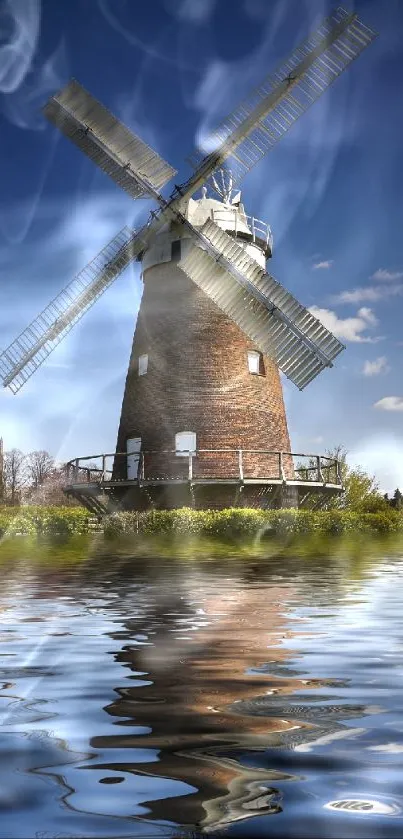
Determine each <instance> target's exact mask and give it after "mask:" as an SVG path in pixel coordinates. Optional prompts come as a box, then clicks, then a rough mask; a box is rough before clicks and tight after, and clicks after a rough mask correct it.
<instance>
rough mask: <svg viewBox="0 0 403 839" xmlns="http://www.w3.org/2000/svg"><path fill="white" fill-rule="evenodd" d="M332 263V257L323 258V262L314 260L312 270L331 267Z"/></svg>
mask: <svg viewBox="0 0 403 839" xmlns="http://www.w3.org/2000/svg"><path fill="white" fill-rule="evenodd" d="M332 265H333V259H325V260H323V262H316V263H315V265H312V268H313V269H314V271H317V270H318V269H319V268H331V267H332Z"/></svg>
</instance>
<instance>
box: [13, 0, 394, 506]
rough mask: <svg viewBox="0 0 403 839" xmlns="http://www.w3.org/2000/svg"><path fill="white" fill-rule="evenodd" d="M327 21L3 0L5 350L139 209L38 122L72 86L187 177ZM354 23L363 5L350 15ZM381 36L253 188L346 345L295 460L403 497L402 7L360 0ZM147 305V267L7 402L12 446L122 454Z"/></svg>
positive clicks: (129, 1)
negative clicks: (325, 458) (338, 464)
mask: <svg viewBox="0 0 403 839" xmlns="http://www.w3.org/2000/svg"><path fill="white" fill-rule="evenodd" d="M331 8H332V5H330V4H327V2H324V0H287V2H284V0H150V2H149V3H144V2H143V0H141V2H140V0H58V2H54V0H42V2H40V0H0V336H1V338H0V346H1V347H2V348H5V347H6V346H7V345H8V344H9V343H10V342H11V340H12V339H13V338H14V337H15V336H16V334H17V333H18V332H19V331H21V329H23V328H24V327H25V326H26V325H27V324H28V322H29V321H30V320H31V319H32V318H33V317H34V316H35V315H36V314H37V313H38V312H39V311H40V310H41V309H42V308H43V307H44V306H45V305H46V304H47V302H48V301H49V300H50V299H51V298H52V297H54V296H55V295H56V294H57V293H58V292H59V291H60V290H61V288H62V287H63V286H64V285H65V284H67V283H68V282H69V281H70V280H71V279H72V277H73V276H74V274H75V273H76V272H77V271H79V270H80V269H81V268H82V267H83V266H84V265H85V264H86V262H88V261H89V260H90V259H91V258H92V256H94V255H95V254H96V253H97V251H98V250H99V249H100V248H101V247H102V246H103V245H104V244H105V243H106V242H107V241H109V240H110V239H111V238H112V237H113V236H114V235H115V233H116V232H118V231H119V229H120V228H121V227H123V225H124V224H129V225H131V226H136V225H137V224H139V223H140V222H141V221H142V220H144V218H145V216H146V212H147V208H148V207H149V205H148V204H147V203H146V202H133V201H132V200H131V199H130V198H129V197H128V196H126V195H125V194H124V193H123V192H121V191H120V190H119V188H118V187H117V186H115V185H114V184H113V183H112V182H111V181H109V179H108V178H107V177H106V176H105V175H104V174H103V173H102V172H100V171H98V170H97V169H96V167H95V166H94V164H93V163H92V162H91V161H90V160H88V159H87V158H85V157H84V155H82V154H81V153H80V152H79V151H78V150H77V149H76V148H75V147H74V146H73V145H72V144H70V143H69V142H68V141H67V140H66V139H65V138H63V137H61V136H59V135H58V133H57V131H56V130H55V129H53V128H51V127H50V126H48V125H47V123H46V121H45V119H44V118H43V117H42V115H41V112H40V107H41V105H42V104H43V103H44V101H45V100H46V99H47V98H48V97H49V96H50V95H51V94H52V93H53V92H54V91H55V90H57V89H59V88H60V87H62V86H63V85H64V84H65V83H66V82H67V81H68V80H69V78H70V77H71V76H74V77H75V78H77V79H78V80H79V81H80V82H81V83H82V84H83V85H84V86H85V87H86V88H87V89H88V90H89V91H91V93H93V95H94V96H96V97H97V98H98V99H100V100H101V101H102V102H103V103H104V104H105V105H106V106H107V107H109V108H110V109H111V110H112V111H113V112H114V113H116V115H117V116H119V117H120V118H121V119H122V120H123V121H124V122H125V123H126V124H127V125H128V126H129V127H131V128H132V129H133V130H134V131H136V132H137V133H139V134H140V136H141V137H142V138H143V139H145V140H146V141H147V142H149V143H150V144H151V145H152V146H153V147H154V148H155V149H156V150H157V151H158V152H159V153H160V154H161V155H162V156H163V157H164V158H165V159H166V160H168V161H169V162H170V163H171V164H173V165H174V166H175V167H176V168H177V169H178V170H179V174H178V176H177V179H176V180H177V182H178V183H179V182H181V181H184V180H185V179H186V177H187V176H188V174H189V173H190V170H189V168H188V166H187V164H186V156H187V155H188V154H190V153H191V152H192V150H193V149H194V147H195V145H197V144H198V143H199V142H200V141H201V139H202V138H203V136H204V135H205V134H206V132H207V131H208V130H209V129H212V128H214V126H215V125H216V124H217V123H218V121H219V120H220V118H221V117H223V116H224V115H225V114H226V113H227V112H228V111H229V110H230V109H231V108H232V107H233V106H235V105H236V104H237V102H238V101H239V99H240V98H241V97H242V96H244V95H245V94H246V93H247V92H248V90H249V89H250V88H251V87H253V86H254V85H256V84H258V83H259V82H260V80H261V79H262V78H263V77H264V76H265V75H266V74H267V73H268V72H269V71H270V70H271V69H273V68H274V67H275V65H276V63H278V62H279V61H280V60H281V59H283V58H285V57H286V56H287V54H288V53H289V52H290V51H291V49H292V48H293V47H294V46H296V45H297V44H298V42H299V41H300V40H301V39H302V38H303V37H305V36H306V35H307V34H308V33H309V31H310V30H311V29H312V28H313V27H314V26H315V25H316V24H317V23H319V22H320V20H321V18H322V17H323V16H324V15H325V14H326V13H327V12H328V11H329V10H330V9H331ZM349 8H352V4H351V3H349ZM354 8H355V10H356V11H357V12H358V14H359V15H360V17H361V18H362V20H363V21H364V22H365V23H367V24H368V25H369V26H371V27H373V28H375V29H376V30H377V31H378V32H379V37H378V38H377V39H376V41H375V42H374V43H373V44H371V45H370V47H369V48H368V49H367V50H365V51H364V53H363V54H362V55H361V56H360V57H359V58H358V59H357V61H356V62H354V63H353V65H351V67H350V68H349V69H348V70H347V71H346V72H345V73H344V74H343V75H342V76H341V77H340V78H339V79H338V80H337V81H336V82H335V83H334V85H333V86H331V87H330V88H329V90H328V91H327V92H326V93H325V94H324V96H323V97H322V98H321V99H320V100H319V102H317V103H316V104H315V105H314V106H313V108H312V109H311V110H310V111H309V112H308V113H306V114H305V115H304V116H303V117H302V118H301V120H300V121H299V122H298V123H297V125H296V126H294V128H293V129H292V130H291V131H290V132H289V133H288V134H287V136H286V137H285V138H284V139H283V140H282V142H281V143H280V144H279V145H278V147H277V148H275V149H274V150H273V151H272V152H271V153H270V154H269V155H267V157H266V158H265V160H264V161H263V162H262V163H260V164H259V166H257V167H256V168H255V169H254V170H253V172H252V173H250V175H249V176H248V177H247V178H246V179H245V181H244V183H243V200H244V203H245V205H246V207H247V211H248V212H249V213H253V214H254V215H255V216H258V217H260V218H262V219H264V220H266V221H268V222H269V223H270V225H271V227H272V230H273V234H274V241H275V247H274V255H273V259H272V260H271V261H270V263H269V270H270V271H271V272H272V273H273V275H274V276H275V277H276V278H277V279H278V280H279V281H280V282H282V283H283V284H285V285H286V286H287V288H288V289H289V290H290V291H292V292H293V293H294V294H295V295H296V296H297V297H298V299H300V300H301V302H303V303H304V304H305V305H307V306H309V307H310V308H312V310H313V311H314V312H316V313H317V315H318V316H319V317H320V318H321V319H322V320H323V322H324V323H326V325H327V326H329V328H331V329H332V331H334V332H335V334H337V335H338V336H339V337H340V338H341V339H342V340H343V341H344V342H345V343H346V347H347V349H346V350H345V352H344V353H343V354H342V355H341V356H339V358H338V359H337V360H336V363H335V367H334V368H333V369H332V370H328V371H325V372H324V373H323V374H321V375H320V376H319V377H318V378H317V379H316V380H315V381H314V382H313V383H312V384H311V385H309V386H308V387H307V389H306V390H305V391H304V392H302V393H300V392H299V391H298V390H297V389H296V388H295V387H294V386H293V385H292V384H291V383H289V382H288V381H287V380H284V393H285V399H286V404H287V410H288V418H289V426H290V433H291V439H292V448H293V450H294V451H306V452H309V451H315V452H316V451H317V452H320V451H324V450H325V449H326V448H331V447H333V446H334V445H336V444H339V443H341V444H343V445H345V446H346V447H347V449H348V450H349V451H350V460H351V462H352V463H356V462H359V463H361V464H362V465H363V466H365V468H367V469H369V470H370V471H371V472H375V473H376V474H377V476H378V478H379V479H380V482H381V486H382V488H383V489H385V490H393V489H394V488H395V486H396V485H398V484H400V486H401V487H402V488H403V382H402V374H401V370H402V356H403V330H402V311H403V295H402V292H403V209H402V194H403V188H402V187H403V174H402V173H403V145H402V142H401V137H402V133H403V104H402V102H403V100H402V96H401V89H402V81H403V64H402V60H403V47H402V43H401V32H402V31H403V3H401V2H400V0H358V2H356V4H355V6H354ZM140 295H141V285H140V281H139V269H138V267H136V266H134V267H131V268H130V269H128V270H127V271H126V272H125V274H124V275H122V277H120V278H119V279H118V280H117V282H116V283H115V284H114V285H113V286H112V287H111V289H109V290H108V291H107V292H106V293H105V294H104V296H103V297H102V298H101V300H100V301H99V302H98V303H97V304H96V305H95V306H94V307H93V309H91V310H90V312H89V313H88V314H87V315H86V316H85V317H84V318H83V320H82V321H81V322H80V323H79V325H78V326H76V327H75V329H74V330H73V331H72V333H71V334H70V335H69V336H68V337H67V338H66V339H65V340H64V342H63V343H62V344H61V345H60V347H59V348H58V349H57V350H56V351H55V352H54V353H53V354H52V355H51V356H50V358H49V360H48V362H47V363H46V364H45V365H44V366H43V367H42V368H40V369H39V370H38V371H37V373H36V374H35V375H34V376H33V377H32V379H30V380H29V382H28V383H27V384H26V385H25V387H24V388H23V389H22V391H21V392H20V393H19V394H18V395H17V396H13V395H12V394H11V393H9V391H8V390H2V391H1V392H0V436H1V435H2V436H3V438H4V441H5V446H6V448H11V447H13V446H17V447H19V448H21V449H23V450H24V451H29V450H32V449H38V448H46V449H48V450H49V451H50V452H51V453H52V454H53V455H54V456H55V457H57V458H58V459H68V458H70V457H74V456H79V455H87V454H88V455H89V454H95V453H98V452H101V451H113V449H114V445H115V440H116V433H117V425H118V420H119V413H120V407H121V400H122V395H123V387H124V380H125V375H126V370H127V363H128V357H129V352H130V347H131V340H132V335H133V329H134V323H135V318H136V314H137V310H138V305H139V300H140Z"/></svg>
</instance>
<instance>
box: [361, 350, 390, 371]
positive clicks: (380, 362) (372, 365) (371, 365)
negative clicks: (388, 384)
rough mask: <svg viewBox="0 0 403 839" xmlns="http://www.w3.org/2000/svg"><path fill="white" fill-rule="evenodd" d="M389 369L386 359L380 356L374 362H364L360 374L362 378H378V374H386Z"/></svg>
mask: <svg viewBox="0 0 403 839" xmlns="http://www.w3.org/2000/svg"><path fill="white" fill-rule="evenodd" d="M389 369H390V368H389V367H388V363H387V360H386V357H385V356H384V355H381V356H379V358H376V359H375V360H374V361H366V362H365V364H364V367H363V371H362V372H363V374H364V376H379V374H380V373H387V372H388V370H389Z"/></svg>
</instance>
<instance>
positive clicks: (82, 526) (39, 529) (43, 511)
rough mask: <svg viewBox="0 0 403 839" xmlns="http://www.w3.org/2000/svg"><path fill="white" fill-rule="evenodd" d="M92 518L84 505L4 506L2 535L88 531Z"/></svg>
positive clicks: (57, 533)
mask: <svg viewBox="0 0 403 839" xmlns="http://www.w3.org/2000/svg"><path fill="white" fill-rule="evenodd" d="M90 518H91V515H90V513H89V512H88V510H85V509H84V508H83V507H14V508H13V507H4V508H2V509H1V510H0V536H3V535H4V534H8V535H14V534H21V535H35V534H38V535H42V534H49V535H55V536H67V535H70V534H74V533H77V534H80V533H87V532H88V522H89V519H90Z"/></svg>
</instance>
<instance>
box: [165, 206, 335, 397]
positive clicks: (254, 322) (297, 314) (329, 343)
mask: <svg viewBox="0 0 403 839" xmlns="http://www.w3.org/2000/svg"><path fill="white" fill-rule="evenodd" d="M196 235H197V234H196ZM199 241H200V243H201V244H202V245H204V247H205V248H206V250H202V249H201V247H197V246H196V245H194V244H193V242H192V243H189V244H188V246H187V248H185V249H184V255H183V257H182V258H181V260H180V261H179V262H178V267H179V268H180V269H181V270H182V271H184V272H185V274H187V275H188V276H189V277H190V278H191V279H192V280H193V281H194V282H195V283H196V285H198V286H199V288H201V289H202V290H203V291H204V292H205V293H206V294H207V295H208V297H210V299H211V300H213V301H214V302H215V303H216V304H217V305H218V306H219V307H220V308H221V309H222V310H223V311H224V312H225V313H226V314H227V315H228V316H229V317H230V318H231V319H232V320H234V321H235V323H237V324H238V326H240V328H241V329H242V330H243V332H245V334H246V335H248V336H249V338H251V340H252V341H254V342H255V343H256V346H257V347H258V348H259V349H260V350H261V352H263V353H265V354H266V355H269V356H270V357H272V358H273V359H274V360H275V361H276V363H277V364H278V366H279V367H280V370H282V371H283V373H285V375H286V376H287V377H288V378H289V379H290V380H291V381H292V382H294V384H295V385H296V386H297V387H298V388H299V389H300V390H303V388H304V387H306V385H307V384H309V382H311V381H312V380H313V379H314V378H315V377H316V376H317V375H318V373H320V372H321V370H323V369H324V368H325V367H331V366H332V362H333V359H334V358H335V357H336V356H337V355H338V354H339V353H340V352H341V351H342V350H343V349H344V346H343V344H341V343H340V341H338V340H337V338H335V336H334V335H332V333H331V332H329V331H328V330H327V329H326V328H325V327H324V326H323V325H322V324H321V323H320V321H318V320H317V319H316V318H315V317H314V316H313V315H311V313H310V312H309V311H308V309H306V308H305V307H304V306H302V305H301V304H300V303H298V301H297V300H296V299H295V298H294V297H293V296H292V294H290V293H289V292H288V291H286V289H285V288H284V287H283V286H282V285H281V284H280V283H278V282H277V281H276V280H275V279H274V278H273V277H271V276H270V275H269V274H266V272H265V271H264V270H263V269H262V268H260V266H259V265H258V264H257V263H256V262H255V261H254V260H253V259H251V257H249V256H248V254H247V253H246V252H245V250H244V249H243V248H242V247H241V245H239V244H238V243H237V242H236V241H234V240H233V239H232V238H231V236H229V235H228V234H227V233H225V232H224V231H223V230H222V229H221V228H219V227H218V226H217V225H216V224H214V222H212V221H207V222H206V223H205V224H204V226H203V227H202V229H201V233H200V234H199Z"/></svg>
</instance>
